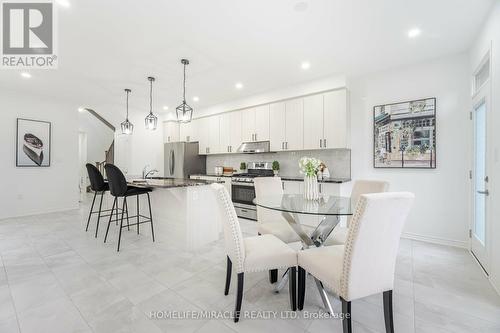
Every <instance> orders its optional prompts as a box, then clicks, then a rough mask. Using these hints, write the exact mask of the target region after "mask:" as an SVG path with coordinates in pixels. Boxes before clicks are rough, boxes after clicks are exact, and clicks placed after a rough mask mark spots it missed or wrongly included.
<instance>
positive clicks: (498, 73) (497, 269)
mask: <svg viewBox="0 0 500 333" xmlns="http://www.w3.org/2000/svg"><path fill="white" fill-rule="evenodd" d="M490 48H491V92H492V94H491V109H490V110H491V112H490V116H489V118H488V122H489V125H490V128H491V129H493V130H492V131H490V132H489V136H488V144H489V145H491V150H490V151H491V152H492V155H493V156H490V157H491V160H490V165H489V167H490V168H489V177H490V184H489V191H490V196H489V203H488V204H489V206H488V208H489V209H490V212H489V216H490V218H491V220H490V227H491V229H490V230H489V231H490V232H489V238H488V240H489V245H490V246H489V249H488V250H489V253H490V263H489V266H490V271H489V274H490V280H491V282H492V283H493V285H494V286H495V288H496V290H497V291H498V292H500V156H499V155H500V132H499V130H498V128H500V81H499V80H500V3H498V2H497V3H496V5H495V6H494V7H493V10H492V11H491V13H490V16H489V18H488V20H487V21H486V22H485V24H484V27H483V29H482V30H481V32H480V33H479V36H478V38H477V39H476V43H475V44H474V45H473V46H472V48H471V51H470V67H469V74H470V77H471V78H472V75H473V74H474V71H475V70H476V68H477V67H478V66H479V63H480V62H481V60H482V59H483V57H484V55H485V54H486V53H487V52H488V50H489V49H490Z"/></svg>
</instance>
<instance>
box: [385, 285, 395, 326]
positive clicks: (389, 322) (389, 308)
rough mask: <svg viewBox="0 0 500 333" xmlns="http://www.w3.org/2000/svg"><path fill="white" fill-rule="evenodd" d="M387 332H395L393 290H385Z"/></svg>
mask: <svg viewBox="0 0 500 333" xmlns="http://www.w3.org/2000/svg"><path fill="white" fill-rule="evenodd" d="M383 297H384V319H385V332H386V333H394V317H393V309H392V290H388V291H384V296H383Z"/></svg>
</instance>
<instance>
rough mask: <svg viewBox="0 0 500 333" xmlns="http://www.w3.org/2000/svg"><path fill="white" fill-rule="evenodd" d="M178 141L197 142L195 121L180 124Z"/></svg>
mask: <svg viewBox="0 0 500 333" xmlns="http://www.w3.org/2000/svg"><path fill="white" fill-rule="evenodd" d="M179 131H180V141H186V142H195V141H198V138H197V137H196V120H192V121H190V122H189V123H180V124H179Z"/></svg>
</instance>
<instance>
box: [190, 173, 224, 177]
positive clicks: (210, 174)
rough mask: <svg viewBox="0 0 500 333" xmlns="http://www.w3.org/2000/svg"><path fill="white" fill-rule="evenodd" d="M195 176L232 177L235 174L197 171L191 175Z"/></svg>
mask: <svg viewBox="0 0 500 333" xmlns="http://www.w3.org/2000/svg"><path fill="white" fill-rule="evenodd" d="M193 176H195V177H196V176H202V177H232V176H233V174H229V173H223V174H222V175H216V174H215V173H195V174H193V175H191V177H193Z"/></svg>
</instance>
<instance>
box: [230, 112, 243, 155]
mask: <svg viewBox="0 0 500 333" xmlns="http://www.w3.org/2000/svg"><path fill="white" fill-rule="evenodd" d="M230 115H231V116H230V124H231V128H230V133H229V136H230V140H229V152H230V153H235V152H236V150H237V149H238V147H239V146H240V145H241V142H242V140H241V112H240V111H236V112H231V113H230Z"/></svg>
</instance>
